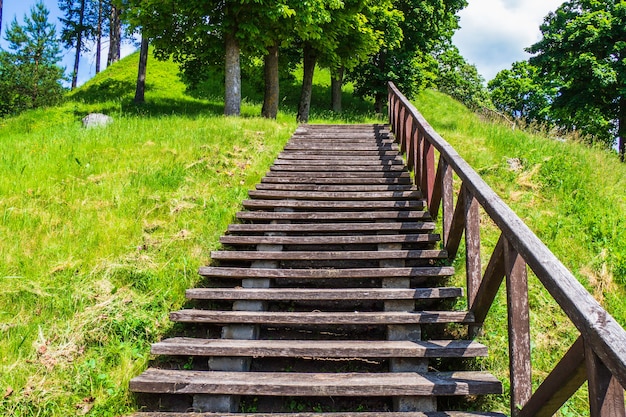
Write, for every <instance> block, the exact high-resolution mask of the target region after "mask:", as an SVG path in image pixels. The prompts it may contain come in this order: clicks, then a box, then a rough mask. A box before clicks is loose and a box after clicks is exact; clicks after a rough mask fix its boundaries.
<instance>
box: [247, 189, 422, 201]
mask: <svg viewBox="0 0 626 417" xmlns="http://www.w3.org/2000/svg"><path fill="white" fill-rule="evenodd" d="M248 195H249V196H250V198H258V199H265V200H282V199H295V200H313V201H326V200H335V201H361V200H365V201H368V200H369V201H378V200H384V201H389V200H391V201H400V200H409V199H415V200H417V199H420V198H422V193H421V192H419V191H377V192H371V191H356V192H328V191H322V192H318V191H295V190H285V191H273V190H250V191H248Z"/></svg>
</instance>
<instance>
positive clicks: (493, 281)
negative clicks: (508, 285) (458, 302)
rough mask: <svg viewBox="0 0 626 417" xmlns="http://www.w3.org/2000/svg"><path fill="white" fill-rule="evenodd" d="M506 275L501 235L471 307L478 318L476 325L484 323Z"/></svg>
mask: <svg viewBox="0 0 626 417" xmlns="http://www.w3.org/2000/svg"><path fill="white" fill-rule="evenodd" d="M504 275H505V271H504V237H503V236H502V235H500V239H499V240H498V243H497V244H496V247H495V248H494V250H493V253H492V254H491V258H490V259H489V263H488V264H487V268H486V269H485V275H484V276H483V279H482V281H481V283H480V287H479V288H478V292H477V293H476V298H475V299H474V303H473V304H472V305H471V307H470V311H473V312H474V315H475V316H476V323H483V322H484V321H485V318H486V317H487V313H488V312H489V309H490V308H491V306H492V305H493V301H494V300H495V298H496V295H497V294H498V290H499V289H500V286H501V285H502V280H503V279H504Z"/></svg>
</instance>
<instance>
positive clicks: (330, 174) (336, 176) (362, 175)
mask: <svg viewBox="0 0 626 417" xmlns="http://www.w3.org/2000/svg"><path fill="white" fill-rule="evenodd" d="M312 175H314V176H315V178H318V179H319V178H332V179H333V180H343V179H346V178H358V179H361V180H362V179H366V178H378V179H409V180H410V179H411V175H410V174H409V173H408V172H407V171H388V172H387V171H379V172H367V171H365V172H349V171H341V172H339V171H324V172H315V173H311V172H310V171H286V172H285V171H269V172H268V173H267V174H265V180H266V181H267V179H268V178H272V177H278V178H289V179H291V178H293V177H302V176H307V177H311V176H312Z"/></svg>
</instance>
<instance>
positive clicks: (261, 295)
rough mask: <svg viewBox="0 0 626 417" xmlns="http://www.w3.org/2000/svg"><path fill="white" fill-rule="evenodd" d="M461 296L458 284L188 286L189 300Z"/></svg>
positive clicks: (379, 298)
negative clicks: (294, 286)
mask: <svg viewBox="0 0 626 417" xmlns="http://www.w3.org/2000/svg"><path fill="white" fill-rule="evenodd" d="M462 296H463V289H461V288H458V287H435V288H410V289H397V288H332V289H327V288H241V287H238V288H190V289H188V290H187V291H186V297H187V298H188V299H190V300H266V301H348V300H426V299H428V300H431V299H443V298H457V297H462Z"/></svg>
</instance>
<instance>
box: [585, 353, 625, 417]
mask: <svg viewBox="0 0 626 417" xmlns="http://www.w3.org/2000/svg"><path fill="white" fill-rule="evenodd" d="M585 363H586V366H587V379H588V381H589V412H590V416H591V417H624V416H625V415H626V410H625V409H624V388H623V387H622V386H621V385H620V384H619V382H618V381H617V379H615V377H613V375H612V374H611V371H609V370H608V369H607V367H606V366H605V365H604V364H603V363H602V361H601V360H600V358H598V355H596V353H595V352H594V351H593V349H592V348H591V346H590V345H589V344H587V343H586V342H585Z"/></svg>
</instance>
